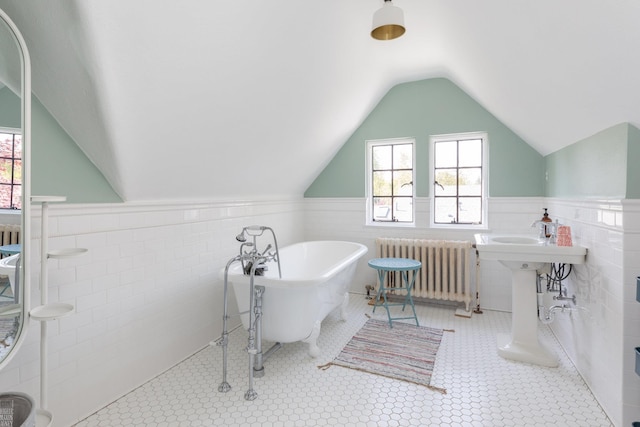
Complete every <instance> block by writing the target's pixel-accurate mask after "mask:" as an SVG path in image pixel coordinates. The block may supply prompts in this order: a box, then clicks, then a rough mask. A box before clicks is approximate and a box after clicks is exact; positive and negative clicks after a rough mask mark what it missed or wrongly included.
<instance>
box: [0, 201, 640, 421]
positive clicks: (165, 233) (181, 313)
mask: <svg viewBox="0 0 640 427" xmlns="http://www.w3.org/2000/svg"><path fill="white" fill-rule="evenodd" d="M545 207H546V208H548V209H549V214H550V216H551V217H552V218H553V219H554V220H555V219H556V218H557V219H558V220H559V221H560V223H562V224H566V225H569V226H571V227H572V232H573V240H574V242H576V243H577V244H581V245H583V246H586V247H587V248H588V250H589V252H588V255H587V263H586V264H584V265H583V266H580V267H579V268H575V269H574V272H573V273H572V274H571V276H570V277H569V279H568V280H567V283H566V285H567V288H568V292H569V294H570V295H571V294H575V295H576V304H575V306H574V307H572V308H573V310H571V311H570V312H567V313H557V315H556V320H555V321H554V322H553V323H552V324H550V325H548V326H547V325H541V328H540V329H541V332H540V333H541V337H542V339H544V340H545V341H547V342H548V343H549V344H550V345H551V346H553V348H554V350H555V351H556V352H557V353H558V354H559V356H560V359H561V364H560V367H559V368H557V369H549V368H541V367H534V366H530V365H526V364H519V363H517V362H511V361H506V360H503V359H501V358H499V357H498V356H497V354H496V341H495V335H496V334H497V333H498V332H505V331H508V330H509V328H510V321H511V320H510V319H511V317H510V313H509V311H510V310H511V284H510V283H511V282H510V273H509V271H508V269H506V268H505V267H503V266H501V265H500V264H499V263H498V262H483V263H482V265H481V268H480V275H479V277H478V278H477V279H478V283H479V285H480V287H479V288H476V280H475V271H474V272H473V274H474V280H473V281H472V283H473V284H472V288H473V292H474V293H476V292H477V294H478V296H479V300H478V301H479V303H480V306H481V307H482V309H483V310H484V313H483V314H474V315H473V316H472V317H471V318H461V317H456V316H454V315H453V313H454V312H455V308H456V307H453V306H451V305H446V304H443V305H432V304H429V305H419V306H418V307H419V316H420V322H421V324H422V323H424V324H425V325H429V326H434V327H443V328H452V329H455V330H456V332H455V333H451V334H448V335H447V336H446V337H445V340H444V341H443V344H442V346H441V347H440V353H439V356H438V361H437V366H436V370H435V373H434V375H435V376H434V379H433V382H435V383H436V384H435V385H438V386H442V387H445V388H446V389H447V390H448V393H447V394H446V395H440V394H438V393H434V392H433V391H429V390H427V389H421V388H419V386H413V385H410V384H406V383H403V382H398V381H394V380H389V379H384V378H378V377H373V376H371V375H369V374H364V373H360V372H355V371H353V372H351V371H348V370H345V369H344V368H339V367H332V368H331V369H329V370H328V371H320V370H318V369H317V368H316V366H317V365H319V364H322V363H326V362H328V361H330V360H331V358H332V357H335V356H336V355H337V353H338V352H339V350H340V349H341V348H342V346H343V345H344V344H345V343H346V341H348V339H349V338H350V337H351V336H352V335H353V334H354V333H355V332H356V331H357V330H358V328H359V325H361V324H362V323H363V322H364V321H365V320H366V317H365V316H364V313H365V312H368V310H369V308H368V306H366V303H365V302H364V297H363V296H362V294H363V293H364V291H365V286H366V285H370V284H375V283H376V276H375V272H374V271H373V270H372V269H371V268H369V267H367V260H368V259H370V258H373V257H375V244H374V241H375V238H376V237H411V238H427V239H451V240H473V234H474V233H475V232H478V231H477V230H457V231H456V230H454V231H452V230H444V229H430V228H429V227H428V220H427V219H428V216H427V214H426V212H428V210H429V201H428V199H426V198H418V200H417V201H416V212H417V214H416V220H417V223H416V227H402V228H395V227H389V226H387V227H384V226H383V227H374V226H366V225H365V200H364V199H361V198H347V199H292V200H288V199H287V200H276V201H266V200H265V201H247V202H216V203H213V202H212V203H186V204H162V203H135V204H128V203H125V204H113V205H93V204H91V205H56V206H51V208H50V227H49V234H50V244H49V247H50V248H51V249H55V248H65V247H83V248H87V249H88V250H89V251H88V253H87V254H86V255H85V256H83V257H79V258H76V259H61V260H55V261H53V262H51V263H50V264H49V267H50V275H49V284H50V289H49V298H50V300H51V301H60V302H68V303H71V304H73V305H74V306H75V307H76V311H75V313H74V314H73V315H71V316H68V317H66V318H63V319H59V320H57V321H54V322H50V325H49V331H48V333H49V337H50V339H49V342H50V345H49V372H50V377H49V387H50V390H49V408H47V409H49V410H50V411H51V412H53V414H54V426H56V427H66V426H71V425H74V424H76V423H79V424H78V425H81V426H89V425H99V426H109V425H148V426H151V425H154V426H155V425H158V426H159V425H166V426H172V425H180V426H190V425H194V426H195V425H247V424H251V423H253V424H255V425H274V426H275V425H296V426H297V425H331V423H332V422H337V423H338V424H344V425H350V424H352V425H374V424H375V425H401V426H404V425H451V426H454V425H455V426H465V425H468V426H474V425H478V426H509V425H513V426H521V425H531V426H541V425H542V426H544V425H568V426H571V425H575V426H585V425H586V426H591V425H593V426H616V427H618V426H619V427H623V426H625V427H626V426H627V425H630V423H631V421H637V420H640V377H638V376H637V375H636V374H635V372H634V362H635V360H634V355H633V349H634V348H635V347H637V346H640V332H638V331H640V327H638V326H639V325H640V303H637V302H635V277H636V276H638V275H640V237H638V236H640V220H639V219H638V218H640V203H637V202H629V201H615V200H614V201H584V200H578V201H574V200H557V199H545V198H492V199H489V224H488V225H489V229H488V230H486V231H488V232H515V233H532V234H534V233H535V230H534V229H532V228H531V227H530V226H531V223H532V222H533V221H534V220H537V219H540V217H541V215H542V209H543V208H545ZM32 215H33V217H32V230H33V232H34V236H33V240H32V242H31V243H32V244H31V249H30V252H29V254H30V258H31V260H30V264H31V270H32V286H31V290H32V301H37V300H38V299H39V291H38V286H37V283H38V279H39V261H40V254H39V242H40V240H39V239H40V236H39V235H38V230H39V229H40V223H39V221H40V217H39V210H38V208H37V207H36V208H34V209H33V213H32ZM253 224H258V225H267V226H269V227H272V228H273V229H274V230H275V232H276V234H277V237H278V243H279V245H280V246H285V245H287V244H291V243H295V242H298V241H303V240H334V239H335V240H349V241H354V242H358V243H362V244H364V245H366V246H367V247H368V248H369V253H368V254H367V255H365V256H364V257H363V258H362V259H361V260H360V261H359V263H358V266H357V270H356V277H355V279H354V281H353V283H352V284H351V291H352V302H351V305H350V307H349V309H350V316H349V321H348V322H346V323H344V322H340V321H339V320H337V317H336V316H335V315H330V316H329V317H328V318H327V319H326V320H325V322H324V323H323V328H322V333H321V335H320V342H319V344H320V347H321V350H322V353H321V356H320V357H319V358H318V359H317V360H313V359H310V358H309V356H308V355H307V352H306V349H304V348H303V347H305V345H304V344H300V343H298V344H291V345H286V346H285V348H283V349H281V350H279V351H278V352H276V353H275V354H274V355H273V357H272V358H271V359H269V360H268V361H267V362H266V364H265V366H266V369H267V375H266V376H265V377H264V378H260V379H257V380H256V381H257V386H256V389H257V391H258V393H259V398H258V400H257V401H254V402H245V401H244V400H243V398H242V394H243V393H244V391H245V390H244V388H245V386H246V372H245V371H246V366H247V365H248V361H247V356H246V352H245V351H244V348H245V347H246V337H245V336H244V334H246V333H245V332H244V331H243V330H242V329H239V330H236V331H235V332H234V333H233V334H232V344H230V350H231V351H232V357H230V360H232V361H233V367H232V368H231V370H232V375H233V381H232V386H234V389H233V390H232V392H230V393H228V394H221V393H218V392H217V386H218V384H219V381H220V379H219V372H220V364H221V356H220V349H219V348H216V347H209V346H208V343H209V342H211V341H212V340H215V339H217V338H218V337H219V336H220V333H221V331H222V277H221V274H220V273H221V271H222V269H223V268H224V266H225V264H226V263H227V261H228V260H229V259H230V258H232V257H233V256H235V255H236V254H237V253H238V250H239V244H238V242H237V241H236V240H235V236H236V235H237V234H238V233H239V232H240V230H241V229H242V227H244V226H247V225H253ZM231 300H232V299H231ZM475 303H476V301H475V298H474V301H472V306H473V307H475ZM376 314H377V312H376ZM38 337H39V326H38V324H37V323H36V322H30V324H29V329H28V334H27V338H26V340H25V344H24V345H23V347H22V348H21V349H20V350H19V352H18V354H17V356H16V357H15V358H14V359H13V360H12V361H11V362H10V363H9V365H8V366H7V367H6V368H4V369H3V370H2V371H0V388H2V389H3V390H13V391H22V392H26V393H29V394H30V395H32V396H34V397H35V398H36V399H37V397H38V395H39V391H38V390H39V362H38V352H39V345H38ZM438 383H440V384H438ZM356 390H357V391H356ZM359 393H360V394H359ZM91 414H94V415H91ZM87 417H88V418H87ZM118 417H122V420H123V421H122V423H121V424H117V423H116V421H115V420H117V419H118ZM483 420H484V423H483ZM487 420H489V421H487ZM129 423H130V424H129ZM323 423H324V424H323Z"/></svg>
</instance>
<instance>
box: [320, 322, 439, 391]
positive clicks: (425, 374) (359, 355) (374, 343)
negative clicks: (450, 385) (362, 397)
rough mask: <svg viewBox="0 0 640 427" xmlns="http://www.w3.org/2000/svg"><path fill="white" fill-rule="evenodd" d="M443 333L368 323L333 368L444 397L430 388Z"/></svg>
mask: <svg viewBox="0 0 640 427" xmlns="http://www.w3.org/2000/svg"><path fill="white" fill-rule="evenodd" d="M443 332H444V330H443V329H434V328H428V327H424V326H416V325H411V324H408V323H401V322H394V323H393V328H390V327H389V322H388V321H386V320H377V319H369V320H367V323H365V324H364V326H363V327H362V328H361V329H360V330H359V331H358V332H357V333H356V334H355V335H354V336H353V338H351V340H350V341H349V342H348V343H347V345H346V346H345V347H344V348H343V349H342V351H341V352H340V354H339V355H338V357H336V358H335V359H334V360H333V362H330V363H327V364H326V365H322V366H318V368H320V369H328V368H329V367H330V366H332V365H337V366H343V367H345V368H350V369H356V370H359V371H364V372H369V373H372V374H376V375H382V376H384V377H389V378H395V379H399V380H403V381H408V382H411V383H414V384H418V385H423V386H426V387H428V388H430V389H432V390H436V391H439V392H440V393H443V394H446V393H447V391H446V390H445V389H443V388H440V387H434V386H432V385H431V375H432V374H433V365H434V364H435V361H436V353H437V352H438V348H439V347H440V342H441V341H442V334H443Z"/></svg>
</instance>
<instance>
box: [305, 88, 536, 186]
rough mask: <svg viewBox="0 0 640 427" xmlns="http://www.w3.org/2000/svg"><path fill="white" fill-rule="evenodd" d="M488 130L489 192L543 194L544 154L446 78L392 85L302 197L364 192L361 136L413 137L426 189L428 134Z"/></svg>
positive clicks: (419, 179) (417, 179) (417, 172)
mask: <svg viewBox="0 0 640 427" xmlns="http://www.w3.org/2000/svg"><path fill="white" fill-rule="evenodd" d="M463 132H487V134H488V138H489V195H490V196H493V197H509V196H543V195H544V191H545V185H544V170H545V163H544V158H543V157H542V155H540V154H539V153H538V152H537V151H535V150H534V149H533V148H531V146H529V145H528V144H527V143H526V142H524V141H523V140H522V139H521V138H520V137H518V135H516V134H515V133H514V132H512V131H511V130H510V129H509V128H507V127H506V126H504V125H503V124H502V123H501V122H500V121H499V120H498V119H497V118H496V117H494V116H493V115H492V114H491V113H489V112H488V111H487V110H486V109H485V108H484V107H482V106H481V105H480V104H478V103H477V102H476V101H475V100H473V99H472V98H471V97H470V96H469V95H467V94H466V93H465V92H464V91H462V90H461V89H460V88H459V87H457V86H456V85H455V84H453V83H452V82H451V81H449V80H447V79H444V78H437V79H427V80H420V81H416V82H410V83H402V84H399V85H397V86H394V87H393V88H391V90H389V92H387V94H386V95H385V96H384V97H383V98H382V99H381V100H380V102H379V103H378V105H377V106H376V107H375V108H374V109H373V111H372V112H371V113H370V114H369V116H368V117H367V118H366V119H365V120H364V121H363V123H362V124H361V125H360V126H359V127H358V129H356V131H355V132H354V133H353V135H351V137H350V138H349V139H348V140H347V141H346V142H345V143H344V145H343V146H342V148H341V149H340V150H339V151H338V153H337V154H336V155H335V156H334V158H333V159H332V160H331V161H330V163H329V164H328V165H327V166H326V168H325V169H324V170H323V171H322V172H321V173H320V175H319V176H318V177H317V178H316V180H315V181H314V182H313V183H312V184H311V185H310V186H309V188H308V189H307V191H306V192H305V194H304V195H305V197H309V198H311V197H365V192H366V189H365V170H366V165H365V156H366V141H367V140H375V139H386V138H400V137H413V138H415V139H416V170H415V179H414V182H415V184H416V195H417V196H418V197H427V196H429V194H430V190H431V185H430V183H429V182H428V181H429V136H430V135H441V134H451V133H463Z"/></svg>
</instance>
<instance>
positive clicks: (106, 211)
mask: <svg viewBox="0 0 640 427" xmlns="http://www.w3.org/2000/svg"><path fill="white" fill-rule="evenodd" d="M39 215H40V209H39V208H38V207H34V209H33V221H32V224H33V239H32V248H31V251H30V254H31V270H32V280H33V283H32V295H33V297H32V305H36V304H37V303H38V302H39V300H40V295H39V291H38V280H39V277H40V276H39V271H40V269H39V262H40V253H39V245H40V240H39V239H40V231H39V230H40V216H39ZM302 215H303V213H302V200H278V201H253V202H234V203H197V204H196V203H191V204H188V203H187V204H138V203H136V204H124V205H122V204H118V205H106V206H105V205H68V206H65V205H52V206H51V208H50V216H51V221H50V230H49V234H50V236H51V238H50V244H49V248H50V249H56V248H65V247H84V248H87V249H89V252H88V253H87V254H86V255H84V256H82V257H80V258H76V259H61V260H51V261H50V262H49V284H50V286H49V298H50V301H62V302H67V303H72V304H74V305H75V307H76V312H75V313H74V314H73V315H71V316H69V317H66V318H62V319H59V320H58V321H52V322H49V328H48V329H49V333H50V339H49V350H50V351H49V371H50V380H49V381H50V384H49V407H48V409H49V410H50V411H51V412H53V414H54V417H55V418H56V425H59V426H64V425H71V424H73V423H74V422H76V421H78V420H80V419H82V418H84V417H86V416H88V415H90V414H91V413H93V412H94V411H96V410H98V409H100V408H102V407H104V406H105V405H107V404H109V403H110V402H112V401H113V400H115V399H117V398H118V397H120V396H122V395H123V394H125V393H127V392H129V391H130V390H132V389H133V388H135V387H137V386H139V385H141V384H142V383H143V382H145V381H147V380H149V379H150V378H153V377H154V376H156V375H158V374H159V373H161V372H163V371H165V370H166V369H168V368H170V367H171V366H173V365H174V364H176V363H177V362H180V361H181V360H183V359H185V358H186V357H188V356H190V355H191V354H193V353H194V352H196V351H198V350H199V349H201V348H203V347H204V346H206V345H208V343H209V342H210V341H211V340H213V339H215V338H217V337H218V336H219V335H220V332H221V324H222V314H221V310H222V280H221V279H220V277H219V272H220V270H221V269H223V268H224V266H225V264H226V263H227V261H228V260H229V259H230V258H232V257H233V256H235V255H236V254H237V252H238V243H237V242H236V240H235V236H236V235H237V234H238V233H239V232H240V231H241V229H242V227H243V226H246V225H252V224H259V225H267V226H270V227H272V228H274V229H275V230H276V233H277V237H278V244H279V245H282V246H284V245H286V244H289V243H293V242H296V241H300V240H302V237H303V235H302ZM39 331H40V326H39V324H38V323H37V322H33V321H32V322H30V325H29V331H28V336H27V340H26V341H25V345H24V346H23V347H22V348H21V349H20V350H19V353H18V354H17V355H16V357H14V358H13V360H12V361H11V363H10V364H9V365H8V366H7V367H6V368H4V369H3V370H2V371H0V385H1V386H0V389H2V390H15V391H23V392H26V393H29V394H30V395H32V396H34V398H39V395H40V393H39V361H38V356H39Z"/></svg>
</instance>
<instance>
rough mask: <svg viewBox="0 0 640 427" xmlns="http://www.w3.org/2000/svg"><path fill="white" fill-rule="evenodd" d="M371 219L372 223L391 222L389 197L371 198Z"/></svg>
mask: <svg viewBox="0 0 640 427" xmlns="http://www.w3.org/2000/svg"><path fill="white" fill-rule="evenodd" d="M373 219H374V221H391V220H392V219H393V217H392V216H391V197H374V198H373Z"/></svg>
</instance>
